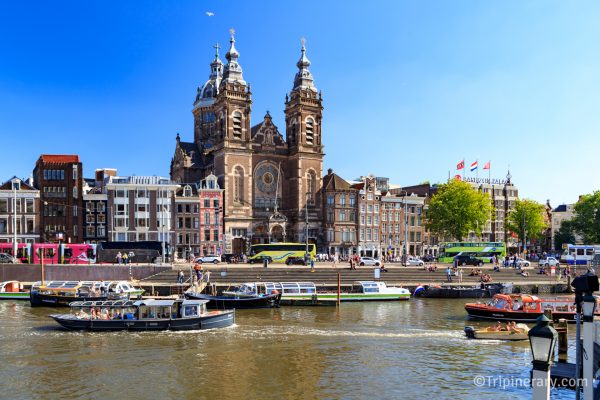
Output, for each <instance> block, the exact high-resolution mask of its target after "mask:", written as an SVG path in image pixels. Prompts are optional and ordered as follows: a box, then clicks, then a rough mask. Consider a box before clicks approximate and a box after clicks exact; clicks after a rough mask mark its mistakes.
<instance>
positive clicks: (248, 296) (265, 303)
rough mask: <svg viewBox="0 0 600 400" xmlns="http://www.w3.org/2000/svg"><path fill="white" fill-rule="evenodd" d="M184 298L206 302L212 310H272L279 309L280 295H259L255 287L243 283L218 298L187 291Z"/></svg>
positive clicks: (277, 293)
mask: <svg viewBox="0 0 600 400" xmlns="http://www.w3.org/2000/svg"><path fill="white" fill-rule="evenodd" d="M185 297H186V298H187V299H196V300H207V301H208V304H207V307H208V308H213V309H231V308H272V307H279V301H280V300H281V293H280V292H276V293H259V292H258V291H257V287H256V285H254V284H252V283H244V284H243V285H241V286H240V287H238V288H236V289H235V290H231V291H223V293H222V294H221V295H220V296H211V295H208V294H202V293H196V292H194V291H187V292H185Z"/></svg>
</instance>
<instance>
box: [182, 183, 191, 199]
mask: <svg viewBox="0 0 600 400" xmlns="http://www.w3.org/2000/svg"><path fill="white" fill-rule="evenodd" d="M183 196H184V197H192V187H191V186H190V185H185V187H184V188H183Z"/></svg>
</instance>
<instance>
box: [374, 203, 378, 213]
mask: <svg viewBox="0 0 600 400" xmlns="http://www.w3.org/2000/svg"><path fill="white" fill-rule="evenodd" d="M373 211H374V212H376V213H378V212H379V204H375V205H374V206H373Z"/></svg>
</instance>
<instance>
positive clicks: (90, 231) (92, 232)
mask: <svg viewBox="0 0 600 400" xmlns="http://www.w3.org/2000/svg"><path fill="white" fill-rule="evenodd" d="M95 234H96V228H95V227H94V226H86V228H85V235H86V236H88V237H90V236H94V235H95Z"/></svg>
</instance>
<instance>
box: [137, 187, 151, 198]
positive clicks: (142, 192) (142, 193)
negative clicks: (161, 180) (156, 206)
mask: <svg viewBox="0 0 600 400" xmlns="http://www.w3.org/2000/svg"><path fill="white" fill-rule="evenodd" d="M135 197H137V198H140V199H145V198H147V197H148V191H147V190H146V189H138V190H136V192H135Z"/></svg>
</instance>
